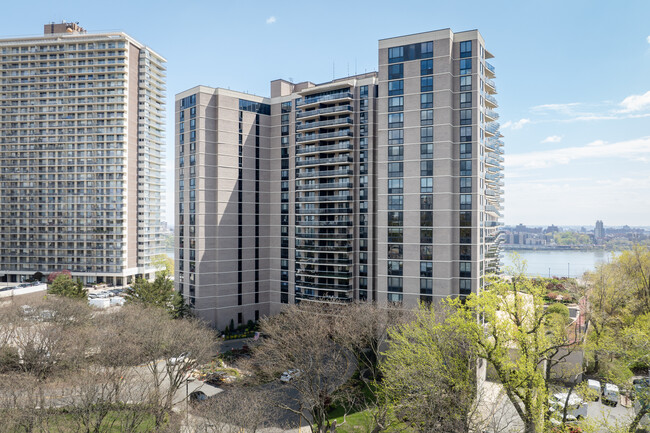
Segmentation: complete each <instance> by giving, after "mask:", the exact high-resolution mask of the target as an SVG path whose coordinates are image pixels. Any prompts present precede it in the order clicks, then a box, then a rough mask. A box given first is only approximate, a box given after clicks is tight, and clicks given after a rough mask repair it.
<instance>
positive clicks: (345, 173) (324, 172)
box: [296, 168, 353, 178]
mask: <svg viewBox="0 0 650 433" xmlns="http://www.w3.org/2000/svg"><path fill="white" fill-rule="evenodd" d="M352 173H353V171H352V170H351V169H349V168H346V169H343V170H322V171H315V170H314V171H304V172H300V173H298V174H296V178H304V177H327V176H350V175H351V174H352Z"/></svg>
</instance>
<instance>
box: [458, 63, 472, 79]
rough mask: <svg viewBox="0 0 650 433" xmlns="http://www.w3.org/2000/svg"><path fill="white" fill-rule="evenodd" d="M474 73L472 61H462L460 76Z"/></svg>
mask: <svg viewBox="0 0 650 433" xmlns="http://www.w3.org/2000/svg"><path fill="white" fill-rule="evenodd" d="M471 73H472V59H461V60H460V75H468V74H471Z"/></svg>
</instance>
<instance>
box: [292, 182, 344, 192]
mask: <svg viewBox="0 0 650 433" xmlns="http://www.w3.org/2000/svg"><path fill="white" fill-rule="evenodd" d="M348 188H352V182H331V183H316V184H311V185H296V190H297V191H304V190H322V189H348Z"/></svg>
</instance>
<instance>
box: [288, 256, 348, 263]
mask: <svg viewBox="0 0 650 433" xmlns="http://www.w3.org/2000/svg"><path fill="white" fill-rule="evenodd" d="M296 261H297V262H300V263H305V264H314V265H351V264H352V259H325V258H316V257H296Z"/></svg>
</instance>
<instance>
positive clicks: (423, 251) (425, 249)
mask: <svg viewBox="0 0 650 433" xmlns="http://www.w3.org/2000/svg"><path fill="white" fill-rule="evenodd" d="M420 260H433V247H432V246H431V245H420Z"/></svg>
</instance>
